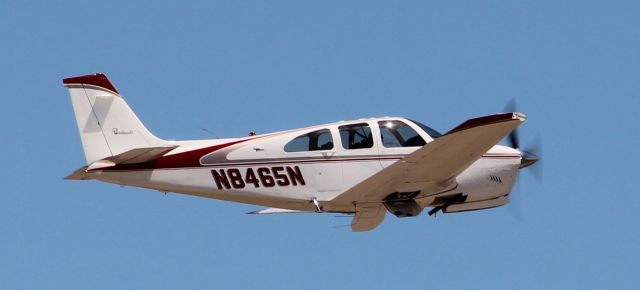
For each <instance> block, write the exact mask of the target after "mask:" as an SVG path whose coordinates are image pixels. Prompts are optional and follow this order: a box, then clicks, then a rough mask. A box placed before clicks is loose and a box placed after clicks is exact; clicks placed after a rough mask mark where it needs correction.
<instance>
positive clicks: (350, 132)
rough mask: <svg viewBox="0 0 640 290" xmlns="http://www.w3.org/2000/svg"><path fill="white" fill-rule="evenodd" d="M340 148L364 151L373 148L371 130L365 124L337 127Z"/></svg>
mask: <svg viewBox="0 0 640 290" xmlns="http://www.w3.org/2000/svg"><path fill="white" fill-rule="evenodd" d="M338 130H339V131H340V139H342V148H344V149H364V148H371V147H373V137H372V136H371V128H370V127H369V125H368V124H366V123H360V124H352V125H345V126H340V127H338Z"/></svg>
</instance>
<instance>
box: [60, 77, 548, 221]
mask: <svg viewBox="0 0 640 290" xmlns="http://www.w3.org/2000/svg"><path fill="white" fill-rule="evenodd" d="M63 84H64V85H65V86H66V87H67V88H68V91H69V94H70V96H71V103H72V105H73V110H74V113H75V117H76V121H77V126H78V130H79V132H80V139H81V141H82V146H83V150H84V155H85V158H86V166H83V167H81V168H79V169H78V170H76V171H75V172H73V173H72V174H71V175H69V176H67V177H66V178H65V179H70V180H99V181H103V182H107V183H113V184H119V185H124V186H134V187H141V188H147V189H153V190H158V191H161V192H165V193H166V192H174V193H181V194H187V195H194V196H200V197H206V198H213V199H218V200H225V201H232V202H239V203H244V204H252V205H259V206H263V207H266V208H264V209H261V210H257V211H254V212H251V213H253V214H274V213H295V212H311V213H313V212H317V213H339V214H346V215H348V216H351V215H353V219H352V221H351V230H352V231H354V232H363V231H370V230H373V229H375V228H376V227H378V225H380V224H381V223H382V222H383V220H384V218H385V214H386V212H390V213H391V214H393V215H395V216H397V217H401V218H403V217H415V216H418V215H420V214H421V212H422V211H423V209H425V208H431V209H430V210H429V212H428V214H429V215H434V214H436V213H438V212H442V213H457V212H465V211H474V210H482V209H489V208H495V207H499V206H502V205H505V204H507V203H508V201H509V195H510V193H511V191H512V189H513V187H514V184H515V182H516V177H517V176H518V172H519V170H520V169H523V168H526V167H528V166H531V165H533V164H534V163H536V162H537V161H538V160H539V157H538V156H536V155H535V154H533V153H529V152H526V151H523V150H522V151H521V150H520V149H519V148H518V147H519V144H518V143H519V142H518V141H517V134H516V130H515V129H516V128H517V127H518V126H519V125H520V124H522V123H523V122H524V121H525V119H526V116H525V114H523V113H519V112H507V113H499V114H495V115H488V116H483V117H479V118H473V119H470V120H467V121H465V122H463V123H462V124H460V125H459V126H457V127H455V128H453V129H451V130H449V131H448V132H447V133H444V134H441V133H439V132H438V131H436V130H434V129H432V128H431V127H429V126H426V125H424V124H422V123H419V122H417V121H414V120H411V119H407V118H402V117H381V118H367V119H358V120H351V121H339V122H335V123H330V124H322V125H317V126H311V127H306V128H300V129H293V130H288V131H281V132H274V133H268V134H255V133H253V132H252V133H250V134H249V136H246V137H241V138H227V139H211V140H187V141H168V140H163V139H160V138H158V137H156V136H155V135H153V134H152V133H151V132H150V131H149V130H147V128H146V127H145V126H144V125H143V123H142V122H141V121H140V119H138V117H137V116H136V114H135V113H134V112H133V110H132V109H131V108H130V107H129V105H127V102H126V101H125V99H124V98H123V97H122V95H120V93H119V91H118V90H117V89H116V88H115V87H114V86H113V84H112V83H111V82H110V81H109V79H108V78H107V77H106V75H104V74H102V73H95V74H90V75H83V76H77V77H71V78H65V79H64V80H63ZM505 137H508V139H509V140H510V141H511V145H512V147H515V148H511V147H508V146H504V145H498V143H499V142H500V141H501V140H502V139H504V138H505Z"/></svg>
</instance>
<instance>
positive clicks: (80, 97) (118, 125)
mask: <svg viewBox="0 0 640 290" xmlns="http://www.w3.org/2000/svg"><path fill="white" fill-rule="evenodd" d="M63 83H64V85H65V86H66V87H67V88H68V89H69V95H71V103H72V104H73V110H74V112H75V115H76V122H77V124H78V130H79V131H80V138H81V139H82V146H83V149H84V154H85V157H86V159H87V164H91V163H93V162H95V161H98V160H101V159H104V158H108V157H111V156H115V155H118V154H121V153H124V152H127V151H129V150H132V149H136V148H147V147H164V146H171V145H170V144H168V142H166V141H164V140H162V139H159V138H158V137H156V136H154V135H153V134H151V132H149V130H147V128H145V126H144V125H143V124H142V122H140V119H138V117H137V116H136V114H135V113H134V112H133V111H132V110H131V108H130V107H129V105H127V103H126V102H125V100H124V98H122V96H120V93H118V91H117V90H116V88H115V87H114V86H113V85H112V84H111V82H110V81H109V79H107V76H105V75H104V74H101V73H96V74H92V75H85V76H79V77H72V78H67V79H64V80H63Z"/></svg>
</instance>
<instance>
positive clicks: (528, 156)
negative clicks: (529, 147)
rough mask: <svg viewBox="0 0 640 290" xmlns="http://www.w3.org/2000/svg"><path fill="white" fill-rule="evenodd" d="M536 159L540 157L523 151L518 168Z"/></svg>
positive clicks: (524, 166)
mask: <svg viewBox="0 0 640 290" xmlns="http://www.w3.org/2000/svg"><path fill="white" fill-rule="evenodd" d="M538 160H540V157H538V156H536V155H535V154H532V153H529V152H526V151H523V152H522V160H521V161H520V169H522V168H526V167H529V166H531V165H533V164H534V163H536V162H538Z"/></svg>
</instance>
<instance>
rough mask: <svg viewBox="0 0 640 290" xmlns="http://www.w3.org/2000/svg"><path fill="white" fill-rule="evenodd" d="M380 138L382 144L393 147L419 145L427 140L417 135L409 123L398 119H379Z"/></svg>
mask: <svg viewBox="0 0 640 290" xmlns="http://www.w3.org/2000/svg"><path fill="white" fill-rule="evenodd" d="M378 126H379V127H380V138H381V139H382V146H384V147H386V148H393V147H419V146H423V145H424V144H427V142H425V141H424V139H422V137H420V135H418V133H417V132H416V130H413V128H411V127H410V126H409V125H407V124H405V123H403V122H402V121H398V120H390V121H380V122H378Z"/></svg>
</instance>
